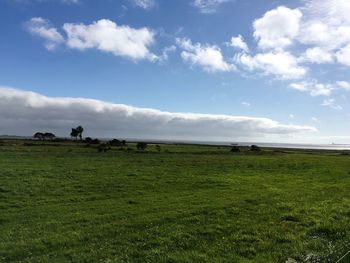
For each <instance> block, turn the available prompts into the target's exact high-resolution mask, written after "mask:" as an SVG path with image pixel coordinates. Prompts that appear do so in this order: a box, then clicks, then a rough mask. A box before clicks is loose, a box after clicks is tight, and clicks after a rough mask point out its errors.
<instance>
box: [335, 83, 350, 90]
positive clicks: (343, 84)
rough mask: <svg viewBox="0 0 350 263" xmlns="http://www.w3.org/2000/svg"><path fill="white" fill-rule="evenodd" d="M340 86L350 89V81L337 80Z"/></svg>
mask: <svg viewBox="0 0 350 263" xmlns="http://www.w3.org/2000/svg"><path fill="white" fill-rule="evenodd" d="M337 85H338V87H339V88H341V89H344V90H349V91H350V82H347V81H337Z"/></svg>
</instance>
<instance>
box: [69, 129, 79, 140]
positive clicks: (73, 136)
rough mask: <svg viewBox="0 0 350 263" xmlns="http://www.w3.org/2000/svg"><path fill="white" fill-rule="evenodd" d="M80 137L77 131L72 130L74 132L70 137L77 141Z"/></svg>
mask: <svg viewBox="0 0 350 263" xmlns="http://www.w3.org/2000/svg"><path fill="white" fill-rule="evenodd" d="M78 135H79V132H78V131H77V129H75V128H72V132H71V133H70V137H72V138H75V139H77V138H78Z"/></svg>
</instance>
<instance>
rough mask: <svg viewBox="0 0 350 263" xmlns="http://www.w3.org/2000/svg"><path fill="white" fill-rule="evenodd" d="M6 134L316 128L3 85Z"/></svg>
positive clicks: (169, 134) (190, 135)
mask: <svg viewBox="0 0 350 263" xmlns="http://www.w3.org/2000/svg"><path fill="white" fill-rule="evenodd" d="M0 122H1V123H2V125H1V128H0V134H18V135H28V134H33V133H34V132H35V131H52V132H55V133H56V134H57V135H61V136H68V134H69V132H70V128H71V127H75V126H76V125H82V126H83V127H84V128H85V130H86V133H85V134H86V135H89V136H102V137H118V138H123V137H128V138H153V139H197V140H204V139H211V140H215V139H227V140H237V139H238V138H251V137H252V136H257V137H264V136H285V135H291V134H297V133H305V132H315V131H317V130H316V129H315V128H314V127H309V126H298V125H284V124H280V123H278V122H276V121H273V120H271V119H268V118H256V117H244V116H232V115H213V114H195V113H171V112H164V111H159V110H155V109H146V108H137V107H132V106H127V105H123V104H114V103H109V102H104V101H100V100H93V99H86V98H56V97H46V96H43V95H40V94H37V93H34V92H28V91H21V90H17V89H12V88H6V87H0Z"/></svg>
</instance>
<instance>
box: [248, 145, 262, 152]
mask: <svg viewBox="0 0 350 263" xmlns="http://www.w3.org/2000/svg"><path fill="white" fill-rule="evenodd" d="M250 150H251V151H255V152H260V151H261V149H260V147H259V146H257V145H254V144H253V145H252V146H250Z"/></svg>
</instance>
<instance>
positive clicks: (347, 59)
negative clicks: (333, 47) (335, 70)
mask: <svg viewBox="0 0 350 263" xmlns="http://www.w3.org/2000/svg"><path fill="white" fill-rule="evenodd" d="M349 42H350V41H349ZM335 55H336V57H337V61H338V62H339V63H340V64H343V65H345V66H349V67H350V44H349V45H347V46H345V47H343V48H341V49H340V50H339V51H338V52H337V53H336V54H335Z"/></svg>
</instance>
